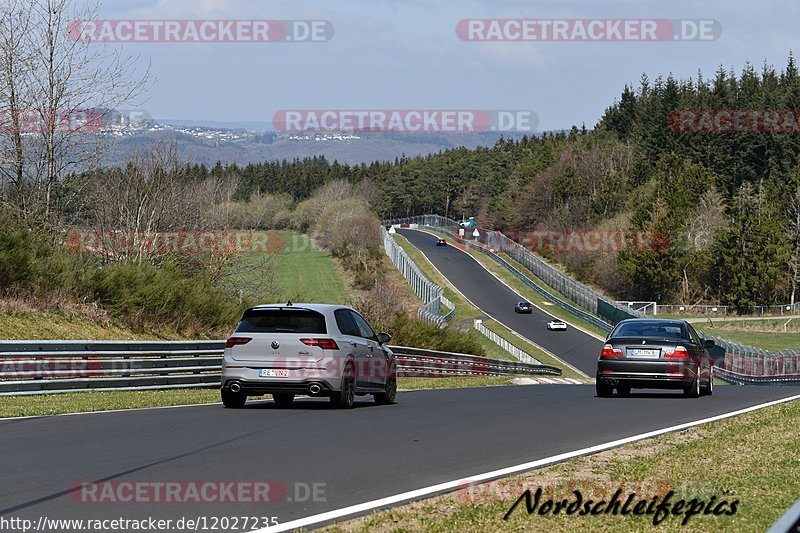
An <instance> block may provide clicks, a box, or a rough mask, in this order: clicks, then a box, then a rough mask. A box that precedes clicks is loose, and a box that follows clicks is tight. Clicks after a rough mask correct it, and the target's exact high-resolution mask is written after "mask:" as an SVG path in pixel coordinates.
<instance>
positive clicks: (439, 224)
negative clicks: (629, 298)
mask: <svg viewBox="0 0 800 533" xmlns="http://www.w3.org/2000/svg"><path fill="white" fill-rule="evenodd" d="M423 221H424V223H425V224H427V225H429V226H433V227H436V228H440V229H441V230H442V232H443V233H445V234H447V235H450V236H452V237H454V238H457V237H456V235H455V234H453V233H452V232H450V231H449V230H448V229H446V228H448V227H457V226H458V223H457V222H456V221H454V220H452V219H448V218H444V217H441V216H438V215H431V216H427V217H423ZM397 223H405V222H404V221H403V219H400V220H398V221H397ZM481 234H482V236H483V237H482V238H483V239H484V240H485V241H486V240H487V239H492V243H493V244H496V245H497V247H498V248H497V249H498V251H500V252H502V253H505V254H507V255H508V256H509V257H512V258H513V259H514V260H515V261H517V262H518V263H520V264H521V265H523V266H525V268H527V269H528V270H530V271H531V272H532V273H533V274H534V275H535V276H536V277H537V278H539V279H540V280H542V282H543V283H545V284H546V285H547V286H548V287H550V288H551V289H553V290H555V291H556V292H558V293H560V294H561V295H563V296H564V297H565V298H567V299H568V300H571V301H573V302H575V303H576V304H577V305H578V306H580V307H581V308H582V310H581V309H578V308H576V307H575V306H573V305H571V304H570V303H569V302H565V301H564V300H562V299H560V298H557V297H555V296H553V295H552V294H550V293H549V292H548V291H546V290H544V289H543V288H541V287H539V286H538V285H537V284H536V283H535V282H533V281H532V280H531V279H530V278H528V277H527V276H525V275H524V274H522V273H521V272H519V271H518V270H517V269H515V268H514V267H513V265H510V264H508V262H507V261H504V260H503V259H502V258H501V257H499V256H498V255H497V254H496V253H492V252H491V251H489V250H487V249H485V248H483V247H482V246H480V243H474V242H472V241H470V240H465V241H464V245H465V246H468V247H471V248H474V249H476V250H478V251H481V252H483V253H485V254H487V255H488V256H490V257H491V258H492V259H494V260H495V261H497V262H499V263H500V264H501V265H503V266H504V267H505V268H506V269H508V270H509V271H511V272H512V273H514V274H515V275H516V276H517V277H518V278H519V279H520V280H521V281H523V282H525V283H526V284H527V285H528V286H530V287H531V288H532V289H534V290H536V291H537V292H538V293H539V294H541V295H542V296H543V297H545V298H547V299H548V300H550V301H552V302H553V303H556V304H557V305H559V306H560V307H562V308H564V309H565V310H567V311H568V312H570V313H572V314H573V315H575V316H577V317H579V318H582V319H584V320H587V321H588V322H590V323H592V324H593V325H595V326H596V327H598V328H600V329H601V330H603V331H611V327H612V325H611V324H610V323H608V322H606V321H604V320H601V319H599V318H597V316H596V315H597V302H598V301H604V302H606V303H608V304H609V305H611V306H612V307H615V308H617V309H621V310H623V311H625V312H630V310H629V309H627V308H623V306H621V305H619V304H618V303H617V302H614V301H612V300H610V299H609V298H606V297H605V296H603V295H602V294H600V293H598V292H597V291H595V290H593V289H591V288H589V287H587V286H585V285H583V284H582V283H580V282H578V281H576V280H573V279H572V278H570V277H568V276H566V275H565V274H563V273H562V272H560V271H558V270H557V269H556V268H554V267H553V266H551V265H549V264H547V263H546V262H545V261H544V260H543V259H541V258H539V257H537V256H536V255H535V254H532V253H531V252H530V251H529V250H527V249H526V248H525V247H524V246H522V245H521V244H519V243H517V242H515V241H513V240H512V239H510V238H509V237H507V236H506V235H503V234H502V233H500V232H487V231H486V230H483V231H482V232H481ZM487 235H491V237H487ZM515 271H516V272H515ZM526 280H527V281H526ZM659 307H660V309H659V311H660V312H662V313H663V312H669V310H670V309H671V307H670V306H666V305H660V306H659ZM773 307H775V308H776V309H775V311H776V312H779V313H783V312H785V311H787V312H788V311H800V303H795V304H792V305H789V306H769V307H766V310H767V312H771V311H772V308H773ZM778 307H780V308H779V309H778ZM786 307H789V309H788V310H787V309H786ZM714 308H716V309H717V310H716V311H713V312H715V313H717V312H721V313H722V314H723V315H724V316H727V314H728V308H727V307H725V306H709V309H712V310H713V309H714ZM761 311H762V313H763V311H764V309H762V310H761ZM631 314H633V315H635V316H644V315H643V314H642V313H640V312H637V311H635V310H634V311H633V313H631ZM710 338H712V339H713V340H715V341H716V342H717V344H719V345H720V346H722V347H723V348H725V351H726V355H725V361H726V366H728V367H729V369H730V370H733V371H737V372H739V371H742V372H743V371H747V372H749V373H752V376H753V377H754V378H756V377H759V376H767V375H772V376H779V375H787V374H785V373H783V371H782V374H778V368H782V369H785V368H786V365H787V358H789V359H788V364H789V365H790V366H792V365H795V366H796V365H797V364H798V363H797V362H796V361H795V358H796V357H797V356H798V354H800V349H795V350H791V353H792V355H791V356H789V355H786V354H774V356H773V357H774V360H775V363H774V364H770V365H767V363H766V359H767V357H768V356H769V355H770V354H769V352H767V351H766V350H762V349H758V348H754V347H752V346H745V345H741V344H738V343H734V342H732V341H729V340H727V339H723V338H721V337H710ZM778 361H780V364H779V363H778Z"/></svg>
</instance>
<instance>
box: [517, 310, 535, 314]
mask: <svg viewBox="0 0 800 533" xmlns="http://www.w3.org/2000/svg"><path fill="white" fill-rule="evenodd" d="M514 312H516V313H522V314H524V315H530V314H533V309H514Z"/></svg>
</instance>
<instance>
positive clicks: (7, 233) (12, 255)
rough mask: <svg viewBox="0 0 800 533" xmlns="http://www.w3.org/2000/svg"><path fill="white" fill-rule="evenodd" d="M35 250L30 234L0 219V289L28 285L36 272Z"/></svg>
mask: <svg viewBox="0 0 800 533" xmlns="http://www.w3.org/2000/svg"><path fill="white" fill-rule="evenodd" d="M36 248H37V245H36V243H35V242H34V237H33V236H32V235H31V234H30V233H28V232H26V231H25V230H21V229H17V228H14V227H13V225H12V224H11V223H10V222H9V221H8V220H5V219H0V288H10V287H15V286H19V285H28V284H30V282H31V281H32V280H33V279H34V277H35V272H36V268H35V259H36Z"/></svg>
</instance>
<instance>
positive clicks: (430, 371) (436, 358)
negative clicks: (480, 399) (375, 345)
mask: <svg viewBox="0 0 800 533" xmlns="http://www.w3.org/2000/svg"><path fill="white" fill-rule="evenodd" d="M390 348H391V350H392V351H393V352H394V353H395V356H397V359H398V373H399V374H400V375H401V376H406V377H449V376H530V375H543V376H560V375H561V369H560V368H556V367H554V366H547V365H531V364H526V363H518V362H516V361H500V360H498V359H487V358H486V357H479V356H477V355H467V354H460V353H450V352H437V351H433V350H423V349H419V348H409V347H408V346H391V347H390Z"/></svg>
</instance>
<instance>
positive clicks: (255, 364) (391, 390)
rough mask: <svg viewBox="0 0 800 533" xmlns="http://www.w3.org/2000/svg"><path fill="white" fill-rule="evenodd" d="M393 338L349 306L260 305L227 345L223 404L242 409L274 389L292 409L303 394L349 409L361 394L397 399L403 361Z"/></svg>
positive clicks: (280, 401) (279, 399)
mask: <svg viewBox="0 0 800 533" xmlns="http://www.w3.org/2000/svg"><path fill="white" fill-rule="evenodd" d="M390 339H391V336H390V335H389V334H387V333H380V334H376V333H375V332H374V330H373V329H372V328H371V327H370V325H369V324H368V323H367V321H366V320H365V319H364V318H363V317H362V316H361V315H359V314H358V313H357V312H356V311H355V309H352V308H350V307H346V306H341V305H328V304H292V303H291V302H289V303H287V304H275V305H260V306H258V307H253V308H251V309H248V310H247V311H245V312H244V316H242V320H241V321H240V322H239V325H238V326H237V327H236V330H235V331H234V333H233V335H232V336H231V337H230V338H229V339H228V342H227V343H226V345H225V355H224V357H223V360H222V389H221V394H222V403H223V404H224V405H225V407H231V408H238V407H242V406H243V405H244V404H245V402H246V401H247V397H248V396H261V395H263V394H271V395H272V397H273V399H274V400H275V403H276V404H277V405H278V407H282V408H286V407H289V406H291V404H292V402H293V401H294V398H295V395H297V394H305V395H309V396H322V397H328V398H330V401H331V405H332V406H333V407H335V408H344V409H347V408H350V407H352V406H353V403H354V401H355V397H356V396H364V395H367V394H372V395H373V396H374V398H375V402H376V403H378V404H393V403H395V398H396V395H397V364H396V361H395V357H394V354H393V353H392V351H391V350H390V349H389V348H387V347H386V346H385V344H386V343H387V342H389V340H390Z"/></svg>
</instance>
